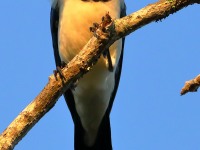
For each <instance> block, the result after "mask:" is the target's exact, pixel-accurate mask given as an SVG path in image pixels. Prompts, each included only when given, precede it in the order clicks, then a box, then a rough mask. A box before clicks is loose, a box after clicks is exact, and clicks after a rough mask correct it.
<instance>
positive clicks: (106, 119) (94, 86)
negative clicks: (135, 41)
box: [50, 0, 126, 150]
mask: <svg viewBox="0 0 200 150" xmlns="http://www.w3.org/2000/svg"><path fill="white" fill-rule="evenodd" d="M107 12H109V15H110V16H111V17H112V18H113V19H118V18H121V17H123V16H125V15H126V5H125V2H124V0H52V4H51V11H50V28H51V35H52V44H53V50H54V58H55V63H56V67H61V66H62V62H64V63H65V64H67V63H69V62H70V60H72V59H73V58H74V57H75V56H76V55H77V54H78V53H79V52H80V50H81V49H82V48H83V46H84V45H85V44H86V43H87V42H88V40H89V39H90V38H91V37H92V35H93V34H92V33H91V32H90V30H89V28H90V26H91V25H92V24H93V23H95V22H100V21H101V19H102V16H104V15H105V13H107ZM124 42H125V38H121V39H119V40H117V41H116V42H114V43H113V44H112V45H111V46H110V47H109V48H108V49H106V50H105V52H104V54H102V55H101V56H100V58H99V60H98V62H97V63H96V64H95V65H94V66H93V68H92V69H91V70H90V71H89V72H88V73H87V74H85V75H84V76H83V77H82V78H81V79H79V80H78V82H77V83H76V85H75V86H74V87H73V88H70V89H68V90H66V91H65V92H64V94H63V95H64V98H65V101H66V104H67V106H68V108H69V111H70V113H71V116H72V120H73V123H74V149H75V150H112V140H111V126H110V113H111V109H112V106H113V101H114V99H115V95H116V93H117V89H118V85H119V81H120V76H121V70H122V61H123V51H124ZM109 58H110V59H109ZM109 66H110V67H111V68H112V69H109V68H110V67H109Z"/></svg>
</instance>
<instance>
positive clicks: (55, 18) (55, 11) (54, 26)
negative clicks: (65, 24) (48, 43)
mask: <svg viewBox="0 0 200 150" xmlns="http://www.w3.org/2000/svg"><path fill="white" fill-rule="evenodd" d="M53 5H54V6H53ZM53 5H52V7H51V12H50V26H51V36H52V43H53V50H54V58H55V62H56V66H61V59H60V56H59V51H58V24H59V5H58V2H57V3H55V4H53Z"/></svg>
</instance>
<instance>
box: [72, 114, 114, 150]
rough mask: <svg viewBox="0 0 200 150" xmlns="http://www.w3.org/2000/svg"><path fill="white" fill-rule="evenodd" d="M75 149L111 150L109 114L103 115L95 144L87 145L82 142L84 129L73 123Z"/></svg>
mask: <svg viewBox="0 0 200 150" xmlns="http://www.w3.org/2000/svg"><path fill="white" fill-rule="evenodd" d="M74 144H75V150H112V142H111V129H110V119H109V116H106V115H105V116H104V118H103V120H102V122H101V125H100V127H99V131H98V134H97V138H96V141H95V144H94V145H93V146H92V147H87V146H86V145H85V143H84V129H83V127H82V126H80V125H76V124H75V143H74Z"/></svg>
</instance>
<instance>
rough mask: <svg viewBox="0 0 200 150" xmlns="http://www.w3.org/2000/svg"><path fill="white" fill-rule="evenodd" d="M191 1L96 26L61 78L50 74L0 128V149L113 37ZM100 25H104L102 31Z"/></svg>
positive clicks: (172, 1)
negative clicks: (7, 124) (34, 96)
mask: <svg viewBox="0 0 200 150" xmlns="http://www.w3.org/2000/svg"><path fill="white" fill-rule="evenodd" d="M194 3H198V4H199V3H200V0H160V1H158V2H156V3H154V4H150V5H148V6H146V7H145V8H143V9H141V10H139V11H137V12H135V13H133V14H131V15H129V16H126V17H124V18H122V19H117V20H114V21H112V22H110V23H108V24H106V27H104V26H103V25H102V26H100V27H99V28H98V29H97V30H96V31H95V35H94V36H93V37H92V38H91V39H90V41H89V42H88V43H87V45H86V46H85V47H84V48H83V49H82V51H81V52H80V53H79V54H78V55H77V56H76V57H75V58H74V59H73V60H72V61H71V62H70V63H69V64H68V65H67V66H66V67H65V68H64V69H63V70H62V72H63V75H64V76H65V79H63V80H61V79H60V77H59V75H58V76H57V77H56V78H55V76H54V75H51V76H50V77H49V81H48V83H47V85H46V86H45V87H44V89H43V90H42V91H41V93H39V95H38V96H37V97H36V98H35V99H34V100H33V101H32V102H31V103H30V104H29V105H28V106H27V107H26V108H25V109H24V110H23V111H22V112H21V113H20V114H19V115H18V116H17V117H16V118H15V120H14V121H13V122H12V123H11V124H10V125H9V126H8V127H7V128H6V129H5V130H4V131H3V133H2V134H1V135H0V150H12V149H13V148H14V146H15V145H16V144H17V143H18V142H19V141H20V140H21V139H22V138H23V137H24V136H25V135H26V133H27V132H28V131H29V130H30V129H31V128H32V127H33V126H34V125H35V124H36V123H37V122H38V121H39V120H40V119H41V118H42V117H43V116H44V115H45V114H46V113H47V112H48V111H49V110H50V109H51V108H52V107H53V106H54V105H55V103H56V102H57V100H58V98H59V97H60V96H61V95H62V93H63V92H64V91H65V90H66V89H67V88H69V87H70V86H72V84H73V83H74V82H76V81H77V80H78V79H80V78H81V77H82V76H83V75H84V74H85V73H87V72H88V71H89V70H90V69H91V68H92V66H93V65H94V64H95V63H96V61H97V60H98V58H99V56H100V55H101V53H102V52H103V50H104V49H106V48H108V47H109V46H110V45H112V43H113V42H114V41H116V40H117V39H119V38H122V37H124V36H126V35H128V34H130V33H131V32H133V31H135V30H137V29H139V28H141V27H142V26H144V25H147V24H149V23H150V22H152V21H159V20H161V19H164V18H166V17H167V16H168V15H169V14H173V13H174V12H176V11H179V10H180V9H182V8H183V7H186V6H188V5H191V4H194ZM102 28H106V32H104V30H103V31H102Z"/></svg>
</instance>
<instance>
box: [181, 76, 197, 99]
mask: <svg viewBox="0 0 200 150" xmlns="http://www.w3.org/2000/svg"><path fill="white" fill-rule="evenodd" d="M199 86H200V74H199V75H198V76H196V77H195V78H194V79H192V80H189V81H186V82H185V85H184V87H183V88H182V89H181V95H184V94H186V93H187V92H197V90H198V88H199Z"/></svg>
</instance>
